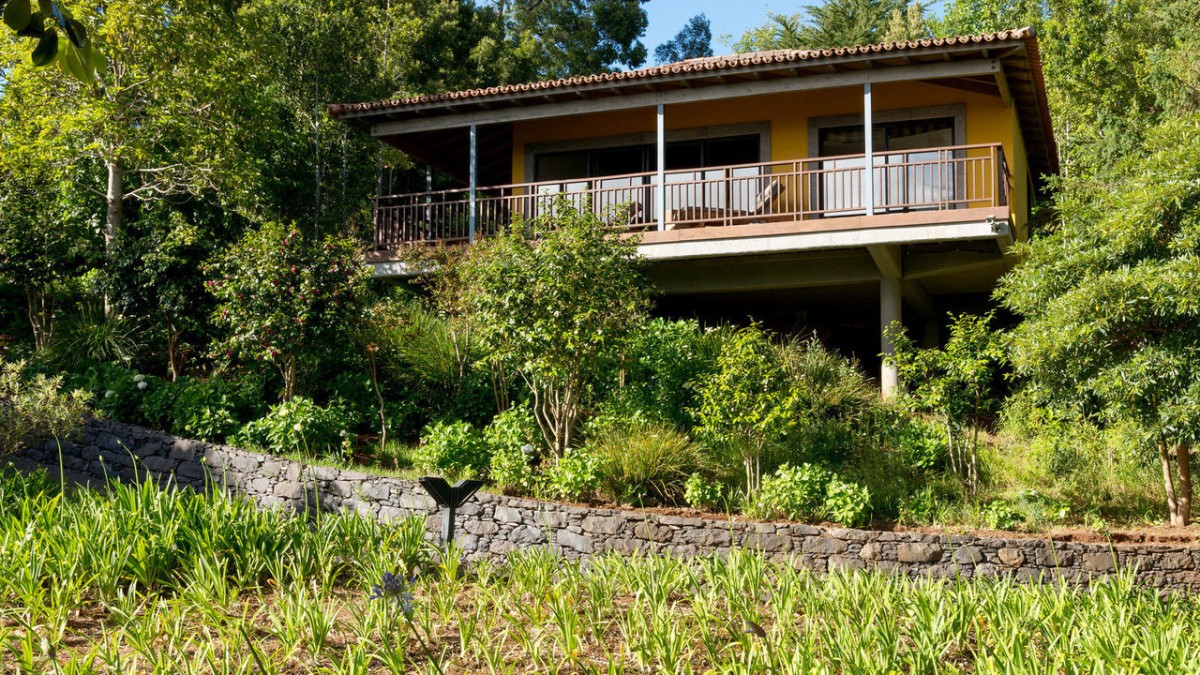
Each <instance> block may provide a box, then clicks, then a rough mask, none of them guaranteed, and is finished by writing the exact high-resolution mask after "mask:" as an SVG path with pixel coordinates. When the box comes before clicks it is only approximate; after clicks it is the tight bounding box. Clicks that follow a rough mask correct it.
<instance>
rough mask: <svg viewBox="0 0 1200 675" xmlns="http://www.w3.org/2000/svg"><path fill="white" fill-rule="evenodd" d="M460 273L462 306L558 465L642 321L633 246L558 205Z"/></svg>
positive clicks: (643, 304)
mask: <svg viewBox="0 0 1200 675" xmlns="http://www.w3.org/2000/svg"><path fill="white" fill-rule="evenodd" d="M527 230H528V233H529V234H532V235H536V236H537V237H538V238H537V239H536V240H534V239H531V238H530V237H528V236H526V234H527ZM461 264H462V269H461V271H460V272H459V278H460V279H461V280H462V283H463V284H464V288H463V294H464V304H465V307H466V308H467V313H468V314H469V315H470V317H471V319H472V322H473V324H474V325H475V326H476V330H478V331H479V333H480V338H481V339H482V340H483V342H484V344H485V345H486V346H487V347H488V348H489V350H490V351H491V357H490V358H493V359H497V360H500V361H501V362H503V363H505V364H507V365H508V366H509V367H510V368H511V369H513V370H515V371H516V372H517V374H518V375H519V376H520V378H521V380H522V381H523V382H524V383H525V385H526V387H527V388H528V390H529V393H530V394H531V396H532V398H533V410H534V414H535V416H536V418H537V422H538V426H539V427H540V428H541V431H542V436H543V438H544V439H545V441H546V444H547V445H548V446H549V447H550V449H551V450H552V451H553V452H554V454H555V456H556V457H561V456H562V454H563V452H564V451H565V450H566V449H567V448H569V447H571V443H572V442H573V440H574V432H575V427H576V425H577V423H578V421H579V418H580V415H581V414H582V412H583V404H584V402H585V397H586V395H587V393H588V389H589V387H590V385H591V384H592V381H593V380H594V379H595V377H596V375H597V373H598V372H599V371H600V369H601V366H602V364H603V363H604V361H605V360H608V359H613V358H615V354H616V351H617V349H618V348H619V347H620V345H621V344H622V343H623V341H624V339H625V337H626V336H627V335H628V334H629V332H630V330H631V329H633V328H634V327H635V326H637V325H639V324H640V323H642V322H643V321H644V320H645V318H646V313H647V309H648V306H649V301H648V300H647V297H646V291H647V288H648V286H647V284H646V282H645V280H644V279H643V278H642V276H641V274H640V273H639V271H638V264H639V259H638V255H637V242H636V241H635V240H633V239H626V238H621V237H619V236H617V235H615V234H610V233H609V232H607V231H606V229H605V226H604V223H603V222H601V220H600V218H598V217H597V216H596V215H595V214H594V213H592V212H591V211H588V210H584V211H578V210H576V209H574V208H573V207H572V206H570V205H569V204H566V203H565V202H563V203H560V204H558V205H557V207H556V208H555V210H554V212H553V213H551V214H547V215H544V216H542V217H540V218H538V219H536V220H534V221H532V222H529V223H523V222H518V223H516V224H514V225H513V226H512V227H511V228H510V229H509V230H508V231H506V232H504V233H502V234H500V235H497V236H495V237H489V238H488V239H485V240H483V241H482V242H478V243H476V244H474V245H473V246H472V247H471V249H470V250H469V251H468V253H467V255H466V257H465V258H464V259H463V261H462V263H461Z"/></svg>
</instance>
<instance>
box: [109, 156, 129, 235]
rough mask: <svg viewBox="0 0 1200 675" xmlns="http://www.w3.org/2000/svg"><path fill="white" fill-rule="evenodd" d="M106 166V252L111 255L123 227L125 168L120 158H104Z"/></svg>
mask: <svg viewBox="0 0 1200 675" xmlns="http://www.w3.org/2000/svg"><path fill="white" fill-rule="evenodd" d="M104 167H105V168H106V169H108V192H107V193H105V195H104V201H105V207H106V209H105V221H104V252H105V253H107V254H110V255H111V254H112V250H113V242H115V241H116V239H117V232H119V231H120V229H121V208H122V206H123V205H124V203H125V191H124V189H123V188H122V183H121V179H122V178H124V176H125V169H124V167H122V166H121V160H119V159H106V160H104Z"/></svg>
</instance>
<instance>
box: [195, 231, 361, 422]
mask: <svg viewBox="0 0 1200 675" xmlns="http://www.w3.org/2000/svg"><path fill="white" fill-rule="evenodd" d="M205 272H206V274H207V275H208V280H207V281H206V282H205V285H206V286H207V287H208V290H209V292H211V293H212V294H213V296H215V297H216V299H217V309H216V313H215V314H214V320H215V321H216V323H217V325H219V326H222V327H224V328H225V329H226V331H227V335H226V337H225V339H224V341H223V342H222V343H221V344H220V347H219V351H220V353H221V354H223V355H224V356H225V357H227V358H242V359H249V360H253V361H261V362H264V363H270V364H272V365H274V366H275V367H276V368H278V369H279V372H280V374H281V375H282V376H283V399H284V400H288V399H291V398H292V397H293V396H294V395H295V394H296V373H297V364H298V363H299V361H300V360H301V359H302V358H303V357H305V356H308V355H311V354H313V353H314V351H315V350H317V349H319V348H320V347H321V346H322V345H325V344H329V343H331V342H332V341H334V340H336V339H337V338H338V337H340V336H342V335H343V332H344V330H345V329H346V328H347V327H348V326H349V325H351V324H352V323H354V322H355V320H356V319H357V318H358V317H359V315H360V314H361V312H362V305H361V300H362V295H363V293H364V291H365V285H366V280H367V277H368V276H369V274H370V272H369V271H368V268H367V267H366V266H365V265H363V264H362V260H361V256H360V255H359V252H358V245H357V243H356V242H354V241H353V240H352V239H349V238H344V237H340V238H339V237H327V238H326V239H325V240H324V241H321V242H317V241H312V240H310V239H308V238H305V237H303V236H301V234H300V232H299V231H298V230H297V229H296V228H294V227H286V226H283V225H280V224H277V223H268V224H265V225H263V226H262V227H260V228H259V229H258V230H251V231H248V232H247V233H246V235H245V236H244V237H242V239H241V240H240V241H239V242H237V243H236V244H234V245H233V246H231V247H230V248H229V249H228V250H226V251H225V252H224V253H223V254H221V255H219V256H217V257H216V258H215V259H214V260H213V261H211V262H210V263H209V264H208V265H206V266H205Z"/></svg>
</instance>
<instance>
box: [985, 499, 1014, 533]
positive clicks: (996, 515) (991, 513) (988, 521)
mask: <svg viewBox="0 0 1200 675" xmlns="http://www.w3.org/2000/svg"><path fill="white" fill-rule="evenodd" d="M979 515H980V518H981V519H982V520H983V523H984V524H985V525H986V526H987V527H990V528H992V529H993V530H1013V529H1016V527H1017V525H1018V524H1020V523H1021V522H1022V521H1024V517H1023V516H1022V515H1021V512H1020V511H1018V510H1017V509H1016V508H1015V507H1013V505H1012V504H1009V503H1008V502H1006V501H1004V500H1003V499H994V500H992V501H990V502H988V503H986V504H984V505H983V506H982V507H980V509H979Z"/></svg>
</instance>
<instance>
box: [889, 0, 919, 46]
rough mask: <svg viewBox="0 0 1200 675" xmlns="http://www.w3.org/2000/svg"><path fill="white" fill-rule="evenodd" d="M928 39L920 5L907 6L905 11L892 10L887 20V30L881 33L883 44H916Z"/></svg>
mask: <svg viewBox="0 0 1200 675" xmlns="http://www.w3.org/2000/svg"><path fill="white" fill-rule="evenodd" d="M927 37H929V26H928V25H926V21H925V8H924V7H922V6H920V5H909V6H908V9H907V10H906V11H903V12H902V11H900V10H899V9H893V10H892V16H891V18H890V19H888V24H887V30H886V31H884V33H883V41H884V42H916V41H917V40H924V39H925V38H927Z"/></svg>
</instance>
